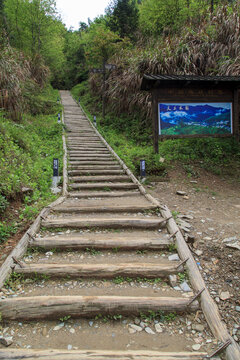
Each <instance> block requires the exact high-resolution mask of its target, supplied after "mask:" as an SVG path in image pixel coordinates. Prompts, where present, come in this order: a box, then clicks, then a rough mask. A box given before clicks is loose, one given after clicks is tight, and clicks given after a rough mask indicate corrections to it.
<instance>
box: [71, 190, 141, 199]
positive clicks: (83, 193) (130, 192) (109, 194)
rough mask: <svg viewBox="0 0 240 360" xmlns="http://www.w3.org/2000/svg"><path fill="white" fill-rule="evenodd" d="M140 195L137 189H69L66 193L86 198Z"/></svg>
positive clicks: (73, 196) (74, 196)
mask: <svg viewBox="0 0 240 360" xmlns="http://www.w3.org/2000/svg"><path fill="white" fill-rule="evenodd" d="M137 195H140V192H139V191H134V190H128V191H118V190H116V191H114V192H113V191H90V192H89V191H81V192H76V191H72V192H71V191H70V192H69V193H68V196H69V197H72V198H79V199H81V198H82V199H86V198H111V197H119V196H121V197H125V196H127V197H128V196H137Z"/></svg>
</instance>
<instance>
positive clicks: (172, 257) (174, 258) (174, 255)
mask: <svg viewBox="0 0 240 360" xmlns="http://www.w3.org/2000/svg"><path fill="white" fill-rule="evenodd" d="M168 260H170V261H180V258H179V256H178V254H172V255H169V257H168Z"/></svg>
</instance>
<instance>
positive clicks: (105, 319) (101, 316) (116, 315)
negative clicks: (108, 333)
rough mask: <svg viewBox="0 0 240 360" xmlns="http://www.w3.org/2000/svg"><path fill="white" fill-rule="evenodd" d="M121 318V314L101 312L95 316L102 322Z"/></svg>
mask: <svg viewBox="0 0 240 360" xmlns="http://www.w3.org/2000/svg"><path fill="white" fill-rule="evenodd" d="M121 319H122V315H121V314H115V315H104V316H103V315H102V314H98V315H96V316H95V320H102V321H103V322H104V323H107V322H108V321H110V320H115V321H118V320H121Z"/></svg>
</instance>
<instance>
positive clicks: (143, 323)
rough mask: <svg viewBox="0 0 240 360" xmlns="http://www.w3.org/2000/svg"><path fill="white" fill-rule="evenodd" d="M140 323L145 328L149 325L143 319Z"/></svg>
mask: <svg viewBox="0 0 240 360" xmlns="http://www.w3.org/2000/svg"><path fill="white" fill-rule="evenodd" d="M139 325H140V326H141V327H142V328H143V329H144V328H145V327H146V326H147V324H146V323H145V322H143V321H141V322H140V324H139Z"/></svg>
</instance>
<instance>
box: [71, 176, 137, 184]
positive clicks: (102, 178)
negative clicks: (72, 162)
mask: <svg viewBox="0 0 240 360" xmlns="http://www.w3.org/2000/svg"><path fill="white" fill-rule="evenodd" d="M94 181H95V182H98V181H99V182H102V181H106V182H115V181H132V180H131V179H130V177H128V176H127V175H115V176H114V175H112V176H74V177H69V182H79V183H84V182H94Z"/></svg>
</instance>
